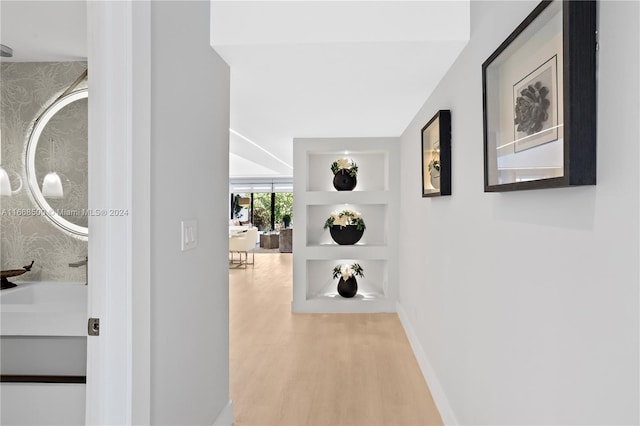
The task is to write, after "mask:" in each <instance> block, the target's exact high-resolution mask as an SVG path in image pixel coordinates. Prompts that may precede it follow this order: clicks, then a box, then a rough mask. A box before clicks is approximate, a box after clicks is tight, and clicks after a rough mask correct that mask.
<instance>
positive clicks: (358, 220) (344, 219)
mask: <svg viewBox="0 0 640 426" xmlns="http://www.w3.org/2000/svg"><path fill="white" fill-rule="evenodd" d="M349 225H355V226H356V229H357V230H358V231H362V230H364V229H365V228H366V226H365V224H364V220H363V219H362V216H361V215H360V213H358V212H354V211H351V210H343V211H341V212H336V213H331V216H330V217H329V219H327V221H326V222H325V223H324V227H325V228H329V227H332V226H339V227H340V228H343V227H345V226H349Z"/></svg>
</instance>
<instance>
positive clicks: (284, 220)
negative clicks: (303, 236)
mask: <svg viewBox="0 0 640 426" xmlns="http://www.w3.org/2000/svg"><path fill="white" fill-rule="evenodd" d="M282 223H283V224H284V227H285V228H288V227H289V225H290V224H291V215H290V214H284V215H282Z"/></svg>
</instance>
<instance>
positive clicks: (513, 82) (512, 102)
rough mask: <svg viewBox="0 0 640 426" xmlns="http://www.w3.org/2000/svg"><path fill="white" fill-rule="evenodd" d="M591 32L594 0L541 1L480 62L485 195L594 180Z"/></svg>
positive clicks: (593, 183)
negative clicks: (486, 193) (492, 51)
mask: <svg viewBox="0 0 640 426" xmlns="http://www.w3.org/2000/svg"><path fill="white" fill-rule="evenodd" d="M595 34H596V7H595V1H588V0H586V1H562V0H551V1H543V2H541V3H540V4H539V5H538V6H537V7H536V8H535V9H534V10H533V11H532V12H531V13H530V14H529V16H527V18H526V19H525V20H524V21H523V22H522V23H521V24H520V25H519V26H518V27H517V28H516V29H515V30H514V31H513V32H512V33H511V34H510V35H509V37H507V39H506V40H505V41H504V42H503V43H502V44H501V45H500V46H499V47H498V48H497V49H496V51H495V52H494V53H493V54H492V55H491V56H490V57H489V58H488V59H487V60H486V61H485V62H484V63H483V64H482V89H483V130H484V135H483V136H484V189H485V192H498V191H513V190H520V189H537V188H552V187H562V186H574V185H595V183H596V67H595V65H596V50H595V46H596V39H595Z"/></svg>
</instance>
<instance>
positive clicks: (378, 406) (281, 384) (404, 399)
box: [229, 253, 442, 426]
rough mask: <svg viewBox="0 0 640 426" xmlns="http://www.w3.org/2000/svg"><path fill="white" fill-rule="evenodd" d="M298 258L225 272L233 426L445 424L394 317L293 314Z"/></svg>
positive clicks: (281, 257) (262, 257) (280, 257)
mask: <svg viewBox="0 0 640 426" xmlns="http://www.w3.org/2000/svg"><path fill="white" fill-rule="evenodd" d="M292 259H293V257H292V255H291V254H288V253H282V254H277V253H274V254H271V253H269V254H262V253H261V254H256V257H255V265H254V266H249V267H248V268H247V269H231V270H230V271H229V285H230V290H229V300H230V321H229V322H230V379H231V385H230V387H231V399H232V400H233V402H234V411H235V423H234V424H235V425H236V426H245V425H292V426H293V425H295V426H302V425H345V426H346V425H350V426H351V425H353V426H355V425H362V426H377V425H415V426H418V425H441V424H442V420H441V418H440V415H439V413H438V410H437V409H436V407H435V404H434V403H433V399H432V397H431V394H430V393H429V389H428V387H427V384H426V383H425V381H424V378H423V376H422V374H421V372H420V368H419V367H418V363H417V362H416V359H415V357H414V356H413V352H412V351H411V347H410V345H409V342H408V340H407V337H406V335H405V333H404V330H403V329H402V325H401V324H400V321H399V319H398V316H397V315H396V314H292V313H291V299H292V293H291V292H292V282H291V279H292Z"/></svg>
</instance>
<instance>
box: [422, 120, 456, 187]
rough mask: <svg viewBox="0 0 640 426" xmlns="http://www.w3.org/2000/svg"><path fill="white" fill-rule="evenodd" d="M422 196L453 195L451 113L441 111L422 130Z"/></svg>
mask: <svg viewBox="0 0 640 426" xmlns="http://www.w3.org/2000/svg"><path fill="white" fill-rule="evenodd" d="M421 139H422V196H423V197H439V196H441V195H451V111H449V110H448V109H441V110H440V111H438V112H437V113H436V115H434V116H433V117H432V118H431V120H429V121H428V122H427V124H426V125H425V126H424V127H423V128H422V131H421Z"/></svg>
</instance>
